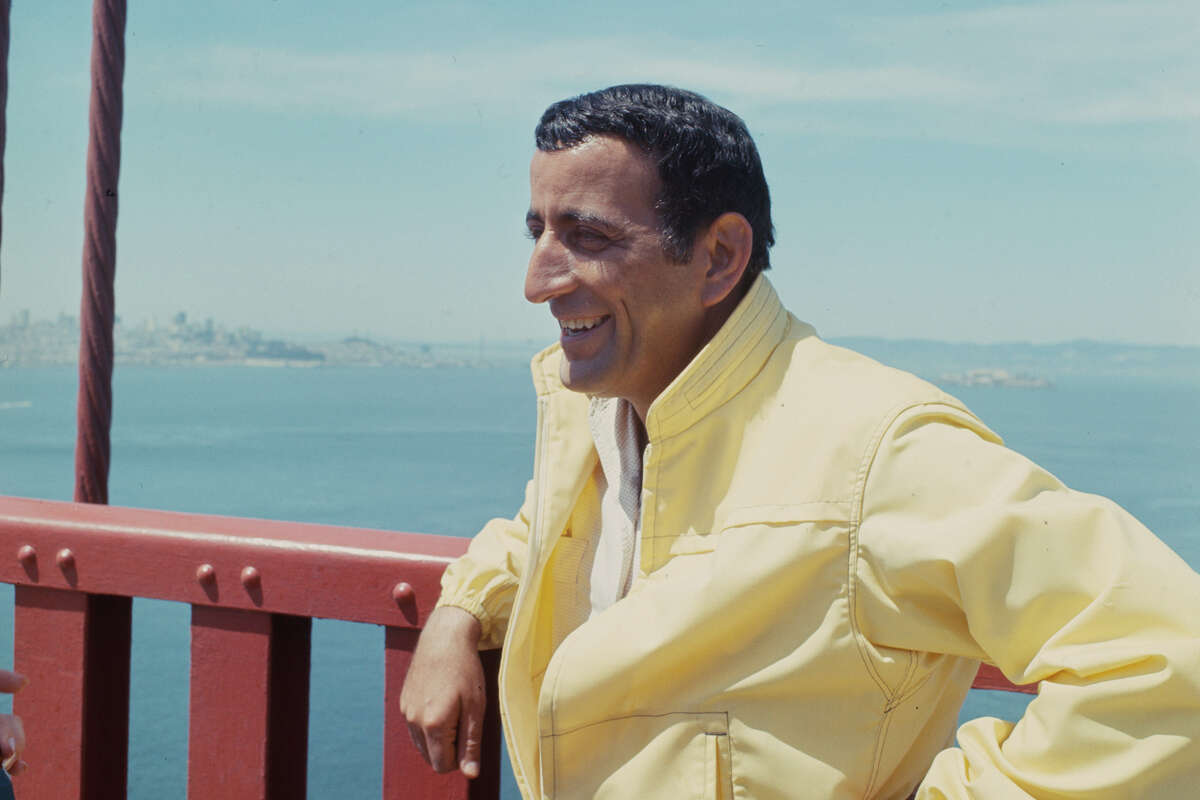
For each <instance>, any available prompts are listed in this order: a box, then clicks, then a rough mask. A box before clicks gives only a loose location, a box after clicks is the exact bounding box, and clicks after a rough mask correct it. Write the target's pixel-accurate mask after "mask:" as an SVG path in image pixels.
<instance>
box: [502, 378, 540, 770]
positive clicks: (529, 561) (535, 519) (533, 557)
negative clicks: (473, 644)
mask: <svg viewBox="0 0 1200 800" xmlns="http://www.w3.org/2000/svg"><path fill="white" fill-rule="evenodd" d="M549 404H550V403H549V399H548V398H545V397H539V398H538V401H537V439H536V443H535V446H534V449H533V491H534V503H533V516H532V518H531V519H530V520H529V546H528V551H527V553H526V556H525V574H524V575H522V576H521V582H520V584H518V586H517V597H516V600H514V601H513V605H512V617H511V619H510V620H509V632H510V633H511V632H512V630H513V629H514V628H515V627H516V626H515V623H516V621H517V615H518V614H519V613H520V611H521V608H522V605H521V601H522V600H523V599H524V598H525V594H526V592H527V591H528V588H529V584H530V583H531V582H532V581H530V574H531V572H533V571H536V569H537V559H538V550H539V543H538V534H539V528H540V526H541V521H542V517H543V516H544V515H543V513H542V502H543V491H542V464H543V462H544V461H545V455H544V452H543V451H544V450H545V448H546V440H547V438H548V437H547V436H546V431H545V428H546V409H547V408H548V407H549ZM506 638H507V637H506ZM498 694H499V695H500V707H501V708H502V709H503V711H504V716H505V718H507V719H512V714H511V713H509V708H508V700H507V695H506V694H505V692H504V691H503V687H501V691H500V692H498ZM512 755H513V756H514V757H515V758H514V762H515V763H514V764H513V768H514V771H515V772H517V774H519V775H521V776H523V777H524V779H525V784H526V785H527V786H530V787H532V786H533V785H534V784H533V783H532V781H531V776H530V774H529V771H528V770H527V769H526V768H525V764H524V762H523V761H522V760H521V753H520V751H519V750H518V749H517V748H512ZM533 777H537V776H533ZM538 782H539V786H540V782H541V779H540V778H538ZM539 791H540V790H539Z"/></svg>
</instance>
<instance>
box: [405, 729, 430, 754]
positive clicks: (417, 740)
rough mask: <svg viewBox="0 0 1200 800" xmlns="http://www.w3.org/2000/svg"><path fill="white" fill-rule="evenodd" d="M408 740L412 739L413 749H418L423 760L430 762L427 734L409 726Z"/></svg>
mask: <svg viewBox="0 0 1200 800" xmlns="http://www.w3.org/2000/svg"><path fill="white" fill-rule="evenodd" d="M408 738H410V739H412V743H413V747H415V748H417V752H418V753H420V754H421V758H423V759H425V761H426V763H428V762H429V752H428V751H427V750H426V749H425V734H423V733H422V732H421V729H420V728H418V727H417V726H416V725H409V726H408Z"/></svg>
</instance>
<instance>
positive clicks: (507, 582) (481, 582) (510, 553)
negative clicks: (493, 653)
mask: <svg viewBox="0 0 1200 800" xmlns="http://www.w3.org/2000/svg"><path fill="white" fill-rule="evenodd" d="M532 502H533V482H532V481H530V482H529V483H528V484H527V485H526V487H525V502H524V503H523V504H522V505H521V510H520V511H519V512H517V516H515V517H514V518H512V519H494V520H492V521H491V522H489V523H488V524H487V525H485V526H484V527H483V530H481V531H480V532H479V533H478V534H476V535H475V538H474V539H472V540H471V544H470V546H469V547H468V548H467V552H466V553H464V554H463V555H462V556H461V557H459V558H458V559H456V560H455V561H454V562H452V563H451V564H450V566H449V567H447V568H446V571H445V573H443V575H442V594H441V597H440V598H439V599H438V603H437V604H438V607H439V608H440V607H442V606H456V607H458V608H461V609H463V610H465V611H467V612H469V613H470V614H472V615H473V616H474V617H475V618H476V619H478V620H479V622H480V625H481V626H482V629H483V633H482V636H481V637H480V640H479V649H481V650H489V649H492V648H497V647H500V646H501V645H502V644H503V643H504V632H505V631H506V630H507V629H508V617H509V613H510V612H511V611H512V605H513V601H514V600H515V599H516V594H517V585H518V583H519V582H520V580H521V575H522V573H523V572H524V570H525V560H526V558H527V557H528V542H529V520H530V515H531V509H532Z"/></svg>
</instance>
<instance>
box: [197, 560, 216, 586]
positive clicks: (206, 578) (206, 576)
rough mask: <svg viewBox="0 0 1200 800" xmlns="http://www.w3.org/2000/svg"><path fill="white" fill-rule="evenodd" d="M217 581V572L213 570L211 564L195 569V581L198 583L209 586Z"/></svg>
mask: <svg viewBox="0 0 1200 800" xmlns="http://www.w3.org/2000/svg"><path fill="white" fill-rule="evenodd" d="M216 579H217V571H216V570H215V569H213V565H212V564H201V565H200V566H198V567H196V581H197V582H198V583H203V584H209V583H212V582H213V581H215V580H216Z"/></svg>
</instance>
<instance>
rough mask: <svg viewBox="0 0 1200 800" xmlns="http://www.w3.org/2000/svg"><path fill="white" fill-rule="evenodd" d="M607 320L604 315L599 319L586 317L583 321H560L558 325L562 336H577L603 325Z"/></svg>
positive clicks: (606, 316)
mask: <svg viewBox="0 0 1200 800" xmlns="http://www.w3.org/2000/svg"><path fill="white" fill-rule="evenodd" d="M608 318H609V317H608V315H607V314H605V315H603V316H600V317H586V318H583V319H560V320H559V321H558V325H559V327H560V328H562V332H563V336H578V335H580V334H582V333H587V332H588V331H590V330H592V329H593V328H595V327H597V326H599V325H601V324H603V323H604V322H605V321H606V320H607V319H608Z"/></svg>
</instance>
